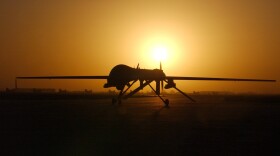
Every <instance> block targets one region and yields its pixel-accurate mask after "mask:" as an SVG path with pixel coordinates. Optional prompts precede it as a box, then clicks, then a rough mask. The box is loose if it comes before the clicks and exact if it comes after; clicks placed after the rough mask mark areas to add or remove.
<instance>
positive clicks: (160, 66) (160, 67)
mask: <svg viewBox="0 0 280 156" xmlns="http://www.w3.org/2000/svg"><path fill="white" fill-rule="evenodd" d="M159 69H160V70H162V65H161V61H160V63H159ZM160 84H161V91H163V80H161V81H160Z"/></svg>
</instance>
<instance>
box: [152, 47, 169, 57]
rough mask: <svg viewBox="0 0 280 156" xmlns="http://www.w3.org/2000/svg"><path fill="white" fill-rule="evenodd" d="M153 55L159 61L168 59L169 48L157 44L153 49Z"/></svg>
mask: <svg viewBox="0 0 280 156" xmlns="http://www.w3.org/2000/svg"><path fill="white" fill-rule="evenodd" d="M152 53H153V57H154V59H155V60H157V61H162V60H166V59H167V48H166V47H164V46H155V47H154V48H153V49H152Z"/></svg>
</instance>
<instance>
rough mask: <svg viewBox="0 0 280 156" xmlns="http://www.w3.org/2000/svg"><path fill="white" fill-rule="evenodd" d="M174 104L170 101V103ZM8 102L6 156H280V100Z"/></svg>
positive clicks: (1, 105)
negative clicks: (167, 104) (113, 102)
mask: <svg viewBox="0 0 280 156" xmlns="http://www.w3.org/2000/svg"><path fill="white" fill-rule="evenodd" d="M164 98H166V97H164ZM168 98H169V101H170V106H169V107H164V105H163V103H162V101H160V99H158V98H156V97H142V98H131V99H128V100H126V101H123V103H122V104H121V105H112V104H111V99H74V100H73V99H49V100H48V99H43V100H40V99H30V100H28V99H24V100H13V99H0V123H1V127H0V136H1V144H2V145H1V146H0V147H1V151H2V153H3V155H77V156H88V155H155V156H157V155H161V156H162V155H279V154H280V151H279V145H278V142H279V139H280V136H279V130H280V128H279V127H280V126H279V121H280V100H279V101H277V100H276V101H272V102H271V101H269V99H267V100H266V99H264V100H256V101H254V100H253V101H252V100H248V99H247V100H246V99H245V100H244V99H241V100H240V98H239V100H234V98H233V99H229V100H228V99H225V98H222V97H214V98H213V97H211V96H209V97H203V98H202V97H196V99H197V101H198V102H197V103H192V102H190V101H188V100H187V99H186V98H184V97H181V96H180V97H179V96H178V97H177V96H174V97H168Z"/></svg>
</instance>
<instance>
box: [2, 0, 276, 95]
mask: <svg viewBox="0 0 280 156" xmlns="http://www.w3.org/2000/svg"><path fill="white" fill-rule="evenodd" d="M279 8H280V2H279V1H275V0H271V1H269V0H262V1H261V0H251V1H250V0H237V1H232V2H228V1H224V0H213V1H199V0H198V1H197V0H196V1H174V0H170V1H161V0H159V1H153V0H149V1H143V0H141V1H138V2H137V1H133V2H132V1H113V0H107V1H104V0H102V1H74V0H73V1H71V0H70V1H69V0H64V1H62V0H55V1H44V2H41V1H34V0H26V1H21V0H15V1H9V0H2V1H1V2H0V20H1V24H0V34H1V35H0V41H1V42H0V43H1V46H0V63H1V66H0V89H5V88H12V87H14V78H15V77H16V76H41V75H108V73H109V71H110V70H111V68H112V67H113V66H115V65H117V64H127V65H129V66H132V67H133V66H136V65H137V63H140V67H141V68H159V62H158V61H156V60H155V59H154V58H153V55H152V54H151V49H152V48H153V47H154V46H156V45H159V44H160V45H164V46H166V48H167V49H168V57H167V59H166V60H164V61H163V67H164V71H165V73H166V75H170V76H174V75H178V76H203V77H205V76H209V77H236V78H264V79H276V80H280V66H279V65H278V64H279V63H278V62H279V58H280V16H279V15H280V10H279ZM103 83H104V81H102V80H101V81H97V82H96V81H94V80H82V81H81V80H67V81H61V80H59V81H54V80H52V81H49V80H39V81H34V80H32V81H29V80H22V81H20V84H19V85H20V87H56V88H66V89H92V90H101V89H102V86H103ZM177 84H178V87H180V88H182V90H184V91H188V92H190V91H193V90H218V91H242V92H244V91H246V92H247V91H253V92H262V93H280V85H279V83H278V82H277V83H248V82H238V83H236V82H209V81H203V82H202V81H196V82H194V81H188V82H177Z"/></svg>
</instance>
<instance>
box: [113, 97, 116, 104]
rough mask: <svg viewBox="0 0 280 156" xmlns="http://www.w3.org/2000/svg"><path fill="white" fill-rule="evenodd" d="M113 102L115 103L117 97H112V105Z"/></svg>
mask: <svg viewBox="0 0 280 156" xmlns="http://www.w3.org/2000/svg"><path fill="white" fill-rule="evenodd" d="M115 103H117V99H116V98H114V97H113V98H112V105H114V104H115Z"/></svg>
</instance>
